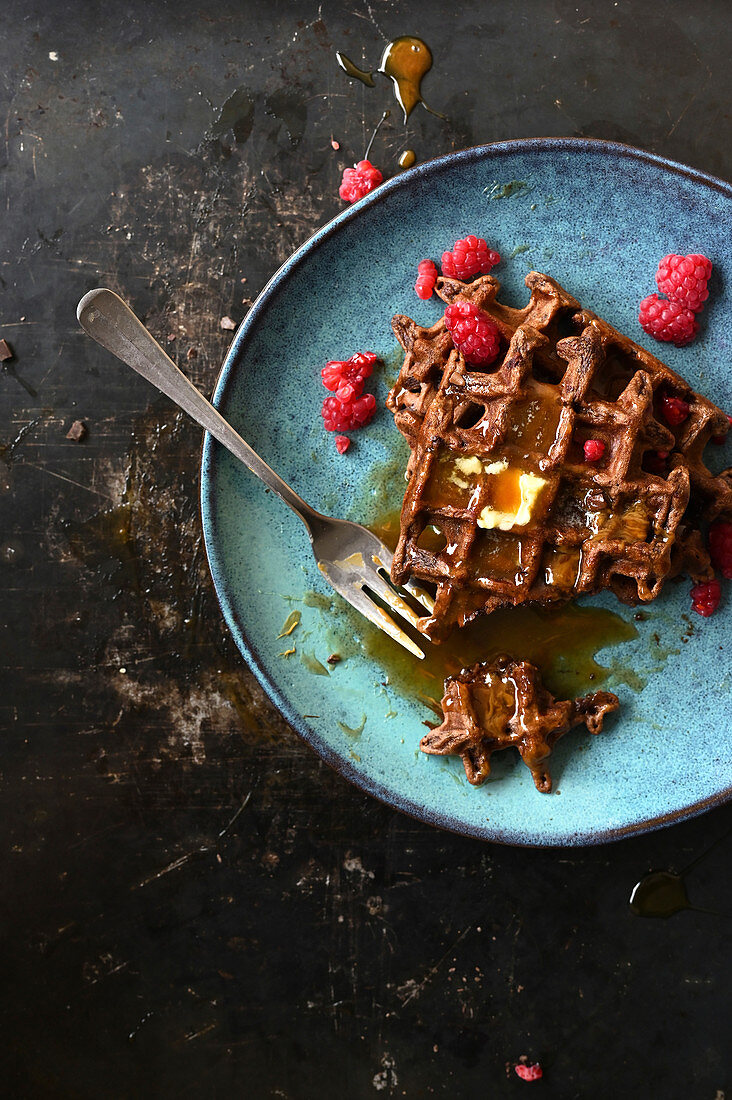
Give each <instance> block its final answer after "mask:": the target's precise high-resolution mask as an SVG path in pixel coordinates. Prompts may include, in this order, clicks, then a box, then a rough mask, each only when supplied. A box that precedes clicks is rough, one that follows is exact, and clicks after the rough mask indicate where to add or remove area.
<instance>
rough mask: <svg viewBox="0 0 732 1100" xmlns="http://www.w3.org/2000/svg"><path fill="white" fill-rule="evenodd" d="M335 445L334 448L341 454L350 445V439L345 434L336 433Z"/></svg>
mask: <svg viewBox="0 0 732 1100" xmlns="http://www.w3.org/2000/svg"><path fill="white" fill-rule="evenodd" d="M335 445H336V450H337V451H338V454H339V455H343V454H345V453H346V451H347V450H348V448H349V447H350V446H351V441H350V439H349V438H348V436H347V435H337V436H336V437H335Z"/></svg>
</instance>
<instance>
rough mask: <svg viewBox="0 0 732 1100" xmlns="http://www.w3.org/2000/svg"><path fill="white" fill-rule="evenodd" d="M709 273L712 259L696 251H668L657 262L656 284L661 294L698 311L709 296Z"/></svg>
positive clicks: (695, 311) (710, 272)
mask: <svg viewBox="0 0 732 1100" xmlns="http://www.w3.org/2000/svg"><path fill="white" fill-rule="evenodd" d="M711 274H712V261H711V260H708V259H707V257H706V256H702V255H701V254H700V253H698V252H694V253H692V254H691V255H690V256H677V255H676V254H675V253H670V254H669V255H668V256H664V257H663V259H662V260H661V261H660V262H659V265H658V270H657V271H656V285H657V287H658V289H659V290H660V291H661V293H662V294H665V295H667V297H669V298H671V299H673V301H675V302H680V303H681V305H683V306H686V308H687V309H691V310H693V311H694V313H698V312H699V310H701V309H703V308H704V303H705V302H706V300H707V298H708V297H709V290H708V289H707V283H708V282H709V277H710V275H711Z"/></svg>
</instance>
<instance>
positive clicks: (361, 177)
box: [338, 160, 384, 202]
mask: <svg viewBox="0 0 732 1100" xmlns="http://www.w3.org/2000/svg"><path fill="white" fill-rule="evenodd" d="M383 178H384V177H383V176H382V174H381V172H380V171H379V169H378V168H374V166H373V164H372V163H371V161H370V160H360V161H359V162H358V164H356V165H354V166H353V168H344V169H343V179H342V181H341V185H340V187H339V188H338V194H339V195H340V196H341V198H342V199H343V200H344V202H357V201H358V199H362V198H363V197H364V195H368V193H369V191H373V189H374V188H375V187H378V186H379V184H380V183H381V181H382V180H383Z"/></svg>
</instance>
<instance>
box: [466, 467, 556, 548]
mask: <svg viewBox="0 0 732 1100" xmlns="http://www.w3.org/2000/svg"><path fill="white" fill-rule="evenodd" d="M500 465H501V464H500V463H498V462H496V463H493V466H496V467H498V466H500ZM507 465H508V464H507V463H505V464H504V465H503V466H501V470H500V471H499V470H498V469H496V470H493V469H491V467H490V466H486V468H485V472H486V473H499V472H502V471H503V470H505V469H506V467H507ZM518 484H519V493H520V494H521V499H520V503H519V506H518V508H517V510H516V511H515V512H499V511H497V510H496V509H495V508H489V507H487V506H486V507H485V508H483V510H482V511H481V513H480V515H479V516H478V526H479V527H484V528H485V529H486V530H490V529H494V528H497V529H498V530H499V531H510V530H511V528H512V527H525V526H526V524H527V523H528V522H529V520H530V519H531V512H532V509H533V507H534V505H535V504H536V501H537V499H538V496H539V493H540V492H541V491H542V489H543V488H544V486H545V485H546V481H545V479H544V478H543V477H537V476H536V474H521V475H520V477H519V483H518Z"/></svg>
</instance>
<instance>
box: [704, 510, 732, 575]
mask: <svg viewBox="0 0 732 1100" xmlns="http://www.w3.org/2000/svg"><path fill="white" fill-rule="evenodd" d="M709 554H710V556H711V559H712V565H715V566H716V567H717V569H718V570H719V571H720V573H721V574H722V576H723V577H724V579H725V580H727V581H732V523H730V522H729V520H726V519H718V520H717V522H716V523H713V524H712V526H711V527H710V528H709Z"/></svg>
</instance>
